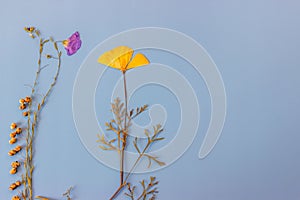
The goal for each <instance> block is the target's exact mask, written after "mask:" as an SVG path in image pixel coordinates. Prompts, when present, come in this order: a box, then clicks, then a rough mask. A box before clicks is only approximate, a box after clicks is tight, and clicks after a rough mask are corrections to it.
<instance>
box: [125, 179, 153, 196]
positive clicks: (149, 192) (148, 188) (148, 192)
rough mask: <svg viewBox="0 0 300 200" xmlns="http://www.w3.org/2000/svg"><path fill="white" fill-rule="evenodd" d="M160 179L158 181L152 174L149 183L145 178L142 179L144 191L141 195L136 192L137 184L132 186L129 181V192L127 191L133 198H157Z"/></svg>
mask: <svg viewBox="0 0 300 200" xmlns="http://www.w3.org/2000/svg"><path fill="white" fill-rule="evenodd" d="M158 183H159V182H158V181H156V177H154V176H150V182H149V183H148V184H147V183H146V181H145V180H142V181H140V185H141V187H142V192H141V193H140V195H138V194H136V188H137V186H131V184H130V183H127V190H128V192H126V193H125V195H126V196H128V197H129V198H130V199H131V200H140V199H143V200H146V199H149V200H155V199H156V195H157V193H158V192H159V191H158V188H157V185H158Z"/></svg>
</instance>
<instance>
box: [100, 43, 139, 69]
mask: <svg viewBox="0 0 300 200" xmlns="http://www.w3.org/2000/svg"><path fill="white" fill-rule="evenodd" d="M132 54H133V50H132V49H131V48H129V47H126V46H119V47H116V48H114V49H112V50H110V51H107V52H105V53H104V54H102V55H101V56H100V57H99V58H98V62H99V63H101V64H103V65H106V66H109V67H113V68H116V69H120V70H126V66H127V65H128V63H129V61H130V59H131V57H132Z"/></svg>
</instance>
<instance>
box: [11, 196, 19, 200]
mask: <svg viewBox="0 0 300 200" xmlns="http://www.w3.org/2000/svg"><path fill="white" fill-rule="evenodd" d="M11 200H21V198H20V197H19V196H13V197H12V199H11Z"/></svg>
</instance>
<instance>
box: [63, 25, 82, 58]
mask: <svg viewBox="0 0 300 200" xmlns="http://www.w3.org/2000/svg"><path fill="white" fill-rule="evenodd" d="M62 43H63V45H64V47H65V49H66V50H67V54H68V56H71V55H73V54H74V53H76V52H77V51H78V49H80V47H81V40H80V35H79V32H77V31H76V32H75V33H73V34H72V35H71V36H70V37H69V38H68V39H66V40H64V41H63V42H62Z"/></svg>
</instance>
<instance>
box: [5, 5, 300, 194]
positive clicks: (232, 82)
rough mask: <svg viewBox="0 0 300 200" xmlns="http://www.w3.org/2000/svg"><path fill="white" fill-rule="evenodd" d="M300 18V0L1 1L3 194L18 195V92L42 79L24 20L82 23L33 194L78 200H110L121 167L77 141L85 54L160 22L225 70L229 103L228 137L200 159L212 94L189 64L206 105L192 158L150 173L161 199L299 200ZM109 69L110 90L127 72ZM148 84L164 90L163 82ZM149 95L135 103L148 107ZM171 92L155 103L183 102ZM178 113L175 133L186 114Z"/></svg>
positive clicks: (47, 123) (44, 122) (49, 109)
mask: <svg viewBox="0 0 300 200" xmlns="http://www.w3.org/2000/svg"><path fill="white" fill-rule="evenodd" d="M299 13H300V3H299V2H297V1H295V0H291V1H279V0H273V1H271V0H269V1H267V0H264V1H258V0H254V1H248V2H246V1H244V2H243V1H238V0H231V1H222V2H220V1H209V2H208V1H196V0H195V1H189V2H188V1H171V0H168V1H157V0H153V1H137V0H136V1H133V0H130V1H105V2H104V1H90V2H89V1H85V2H83V1H58V0H52V1H27V2H21V1H20V2H18V3H17V2H10V1H2V2H1V7H0V25H1V32H0V44H1V45H0V55H1V73H0V93H1V95H2V96H1V97H2V100H1V104H0V113H1V120H0V132H1V134H0V169H1V170H0V199H10V198H11V196H12V195H11V192H10V191H8V189H7V188H8V187H9V184H10V183H11V182H13V181H14V180H15V177H12V176H11V175H9V173H8V172H9V169H10V162H11V158H9V157H8V156H7V152H8V150H9V149H10V145H9V144H8V139H9V136H8V134H9V132H10V130H9V124H10V123H11V122H12V121H16V120H18V119H21V117H20V113H19V111H18V109H17V107H18V99H19V98H20V97H23V96H25V95H27V94H28V93H29V88H28V87H24V84H32V80H33V78H34V70H35V64H36V61H35V58H36V57H35V56H36V51H37V50H36V48H35V47H36V45H35V42H33V41H31V40H30V38H28V37H27V35H26V34H25V33H24V31H23V27H24V26H25V25H35V26H37V27H39V28H40V29H41V30H42V31H43V32H44V33H46V34H50V35H51V34H52V35H53V36H55V37H56V38H57V39H64V38H66V37H68V36H69V35H70V34H71V33H72V32H73V31H75V30H78V31H79V32H80V33H81V37H82V40H83V45H82V48H81V49H80V51H79V52H78V54H77V55H74V56H72V57H70V58H69V57H66V56H64V59H63V68H62V71H61V77H60V79H59V81H58V84H57V86H56V87H55V90H54V92H53V93H52V95H51V97H50V100H49V102H48V104H47V106H46V108H45V109H44V110H43V113H42V118H41V122H40V128H39V135H38V137H37V139H36V157H35V162H36V171H35V182H34V188H35V194H36V195H39V194H41V195H46V196H51V197H54V198H59V197H60V196H61V194H62V193H63V192H64V191H65V189H67V188H68V187H69V186H72V185H73V186H75V188H74V197H75V198H74V199H80V200H91V199H108V197H109V195H111V194H112V193H113V192H114V190H115V189H116V187H117V183H118V178H119V177H118V173H117V172H116V171H114V170H112V169H110V168H107V167H105V166H104V165H102V164H100V163H99V162H98V161H96V160H95V159H94V158H93V157H92V156H91V155H90V154H89V153H88V152H87V151H86V150H85V148H84V147H83V145H82V144H81V142H80V140H79V137H78V134H77V132H76V129H75V126H74V122H73V118H72V107H71V100H72V89H73V83H74V80H75V77H76V73H77V70H78V69H79V66H80V64H81V63H82V61H83V59H84V58H85V57H86V56H87V55H88V53H89V52H90V51H91V50H92V49H93V48H94V46H96V45H97V44H98V43H100V42H101V41H103V40H104V39H106V38H107V37H109V36H111V35H112V34H116V33H118V32H120V31H124V30H127V29H130V28H136V27H144V26H158V27H165V28H171V29H175V30H178V31H180V32H183V33H185V34H187V35H189V36H191V37H193V38H194V39H195V40H196V41H197V42H199V43H200V44H202V45H203V46H204V47H205V48H206V50H207V51H208V53H209V54H210V55H211V57H212V58H213V59H214V61H215V63H216V64H217V66H218V68H219V70H220V72H221V75H222V77H223V80H224V83H225V87H226V92H227V100H228V102H227V104H228V107H227V118H226V123H225V127H224V130H223V133H222V136H221V138H220V140H219V142H218V144H217V145H216V147H215V148H214V150H213V152H212V153H211V154H210V155H209V156H208V157H207V158H205V159H204V160H199V159H198V157H197V156H198V151H199V145H200V144H201V142H202V141H203V136H204V133H205V130H206V129H207V126H208V122H209V118H210V116H209V113H210V104H209V96H208V93H207V90H206V88H205V85H204V83H203V81H202V79H201V77H195V76H194V75H193V71H192V70H191V69H187V70H182V73H184V74H185V75H186V77H187V78H188V79H189V80H190V81H191V84H192V85H193V87H195V88H196V89H197V96H198V98H199V99H200V100H201V102H200V108H201V122H200V123H201V124H200V129H199V133H198V136H197V138H196V140H195V141H194V143H193V145H192V146H191V148H190V149H189V150H188V151H187V152H186V153H185V154H184V156H183V157H181V159H179V160H178V161H177V162H175V163H174V164H173V165H171V166H169V167H167V168H166V169H163V170H161V171H158V172H155V173H154V174H153V175H155V176H157V177H158V178H159V180H160V186H159V189H160V194H159V199H163V200H165V199H176V200H177V199H178V200H181V199H191V200H198V199H205V200H240V199H243V200H253V199H255V200H266V199H272V200H282V199H287V200H296V199H299V197H300V189H299V188H300V170H299V169H300V159H299V154H300V147H299V142H300V134H299V128H300V127H299V122H298V121H299V119H300V101H299V99H300V79H299V74H300V68H299V66H300V61H299V56H300V55H299V46H300V28H299V27H300V19H299V18H300V16H299ZM145 53H147V52H145ZM148 53H149V58H150V59H151V61H155V62H160V63H164V64H168V65H170V66H174V67H175V68H179V66H180V64H184V63H181V62H182V61H181V62H180V61H177V60H176V58H173V57H172V56H171V55H165V54H159V55H157V54H155V53H152V52H148ZM176 64H177V65H176ZM181 69H182V68H181ZM106 76H107V77H106V79H104V80H103V83H100V85H99V87H98V89H99V92H100V91H102V92H104V93H105V94H106V95H107V96H108V94H109V92H110V90H111V88H110V87H105V86H104V84H107V85H109V84H110V83H112V82H113V81H114V80H117V78H118V76H117V75H116V73H114V71H112V70H109V71H108V72H107V74H106ZM101 84H102V85H101ZM144 89H145V90H148V91H147V93H151V94H153V95H156V93H155V92H156V90H155V87H153V88H151V87H150V88H144ZM158 90H161V88H160V89H158ZM140 92H143V91H142V90H141V91H138V92H137V94H136V95H135V96H134V97H136V98H137V100H136V102H132V105H139V104H142V103H144V99H143V95H142V93H140ZM160 92H161V91H160ZM162 97H163V98H161V99H158V98H157V97H156V98H154V99H153V100H152V101H151V102H150V103H155V102H153V101H154V100H157V101H158V100H160V101H162V102H160V103H162V104H163V103H166V102H172V104H174V106H176V105H177V104H176V102H175V101H174V99H173V100H170V101H168V98H173V97H172V96H171V95H168V93H166V94H165V96H164V95H162ZM98 100H99V101H100V99H99V96H98V93H97V96H96V102H97V101H98ZM101 101H102V102H103V103H101V104H100V103H99V105H98V107H97V115H98V116H100V115H101V114H102V113H103V112H107V111H108V101H107V100H101ZM173 102H174V103H173ZM168 107H170V108H171V107H172V105H168ZM175 113H176V110H175ZM104 116H105V119H106V118H107V117H108V116H109V115H108V114H107V113H105V114H104ZM171 120H174V121H171V122H167V126H170V127H169V128H168V127H166V128H167V130H172V128H174V126H172V123H177V121H178V118H176V117H174V119H171ZM176 120H177V121H176ZM191 120H192V119H191ZM99 121H100V122H102V123H103V122H104V121H102V119H100V120H99ZM165 134H168V131H167V132H166V133H165ZM169 134H171V133H169ZM151 175H152V174H151ZM16 176H18V175H16ZM143 177H145V175H137V176H136V179H139V178H143ZM119 199H122V198H119Z"/></svg>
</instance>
